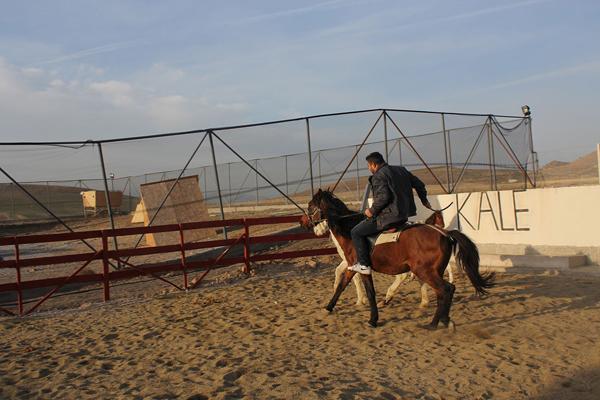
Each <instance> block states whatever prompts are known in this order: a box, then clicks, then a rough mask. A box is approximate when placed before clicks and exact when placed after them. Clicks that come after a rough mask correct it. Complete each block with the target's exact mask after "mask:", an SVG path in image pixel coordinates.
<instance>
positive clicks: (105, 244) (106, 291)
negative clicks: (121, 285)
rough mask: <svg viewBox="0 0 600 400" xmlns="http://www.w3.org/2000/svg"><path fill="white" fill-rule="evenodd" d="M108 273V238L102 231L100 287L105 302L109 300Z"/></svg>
mask: <svg viewBox="0 0 600 400" xmlns="http://www.w3.org/2000/svg"><path fill="white" fill-rule="evenodd" d="M115 250H116V249H115ZM108 273H109V271H108V236H106V234H105V233H104V231H102V280H103V282H102V286H103V290H104V301H105V302H107V301H109V300H110V282H109V277H108Z"/></svg>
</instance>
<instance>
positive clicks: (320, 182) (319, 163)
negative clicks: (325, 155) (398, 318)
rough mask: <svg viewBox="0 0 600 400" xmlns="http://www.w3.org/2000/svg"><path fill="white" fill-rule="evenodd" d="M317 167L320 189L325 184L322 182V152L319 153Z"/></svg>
mask: <svg viewBox="0 0 600 400" xmlns="http://www.w3.org/2000/svg"><path fill="white" fill-rule="evenodd" d="M317 166H318V168H319V187H323V182H322V181H321V150H319V151H318V152H317Z"/></svg>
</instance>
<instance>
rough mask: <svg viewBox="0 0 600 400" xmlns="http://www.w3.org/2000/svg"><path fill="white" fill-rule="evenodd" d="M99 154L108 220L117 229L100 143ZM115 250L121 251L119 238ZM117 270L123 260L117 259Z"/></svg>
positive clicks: (114, 240) (115, 238) (114, 237)
mask: <svg viewBox="0 0 600 400" xmlns="http://www.w3.org/2000/svg"><path fill="white" fill-rule="evenodd" d="M98 154H99V155H100V166H101V167H102V180H103V181H104V195H105V197H106V206H107V207H108V218H109V219H110V227H111V228H112V229H113V230H114V229H115V219H114V217H113V213H112V204H111V201H110V192H109V191H108V181H107V180H106V166H105V165H104V155H103V154H102V143H98ZM113 242H114V244H115V250H116V251H119V244H118V242H117V236H113ZM117 269H121V260H120V259H117Z"/></svg>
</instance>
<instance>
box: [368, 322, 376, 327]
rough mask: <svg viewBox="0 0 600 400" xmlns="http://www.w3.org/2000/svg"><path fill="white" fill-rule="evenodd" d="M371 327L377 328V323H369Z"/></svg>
mask: <svg viewBox="0 0 600 400" xmlns="http://www.w3.org/2000/svg"><path fill="white" fill-rule="evenodd" d="M369 325H371V327H373V328H377V321H369Z"/></svg>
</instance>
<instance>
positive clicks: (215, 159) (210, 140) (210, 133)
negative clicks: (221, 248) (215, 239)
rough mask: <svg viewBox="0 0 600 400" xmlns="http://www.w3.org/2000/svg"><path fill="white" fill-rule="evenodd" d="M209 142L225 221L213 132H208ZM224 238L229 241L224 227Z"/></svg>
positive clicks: (222, 218) (222, 217)
mask: <svg viewBox="0 0 600 400" xmlns="http://www.w3.org/2000/svg"><path fill="white" fill-rule="evenodd" d="M208 141H209V142H210V153H211V155H212V162H213V168H214V169H215V179H216V180H217V192H218V195H219V208H220V209H221V220H225V211H224V210H223V196H221V184H220V183H219V171H218V170H217V157H216V156H215V146H214V143H213V132H212V131H208ZM223 237H224V238H225V239H227V227H225V226H224V227H223Z"/></svg>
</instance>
